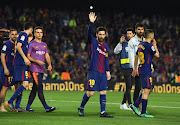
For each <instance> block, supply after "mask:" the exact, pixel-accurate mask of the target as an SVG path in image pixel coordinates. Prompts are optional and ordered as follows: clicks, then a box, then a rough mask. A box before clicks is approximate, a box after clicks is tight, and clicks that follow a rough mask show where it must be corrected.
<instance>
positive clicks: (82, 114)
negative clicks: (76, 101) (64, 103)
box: [78, 107, 84, 117]
mask: <svg viewBox="0 0 180 125" xmlns="http://www.w3.org/2000/svg"><path fill="white" fill-rule="evenodd" d="M78 113H79V116H81V117H84V109H83V108H80V107H79V108H78Z"/></svg>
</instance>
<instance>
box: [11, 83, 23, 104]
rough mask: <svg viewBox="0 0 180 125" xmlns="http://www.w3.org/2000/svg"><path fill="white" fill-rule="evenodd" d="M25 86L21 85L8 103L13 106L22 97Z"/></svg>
mask: <svg viewBox="0 0 180 125" xmlns="http://www.w3.org/2000/svg"><path fill="white" fill-rule="evenodd" d="M24 89H25V88H24V86H23V85H20V86H19V87H18V88H17V90H16V91H15V93H14V94H13V96H12V97H11V98H10V99H9V101H8V103H10V104H12V103H13V101H14V100H15V99H16V98H17V97H18V96H19V95H20V94H22V92H23V90H24Z"/></svg>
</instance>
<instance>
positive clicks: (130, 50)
mask: <svg viewBox="0 0 180 125" xmlns="http://www.w3.org/2000/svg"><path fill="white" fill-rule="evenodd" d="M133 42H134V41H133V40H132V39H131V40H130V41H129V42H128V56H129V61H130V67H131V68H133V69H134V56H135V54H136V52H137V51H135V48H134V45H133Z"/></svg>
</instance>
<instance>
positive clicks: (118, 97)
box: [0, 90, 180, 125]
mask: <svg viewBox="0 0 180 125" xmlns="http://www.w3.org/2000/svg"><path fill="white" fill-rule="evenodd" d="M12 94H13V91H11V90H8V92H7V96H6V100H8V99H9V98H10V96H11V95H12ZM29 94H30V91H24V92H23V98H22V102H21V107H23V108H25V107H26V104H27V101H28V97H29ZM83 94H84V92H83V91H61V92H60V91H44V95H45V99H46V102H47V104H48V105H49V106H55V107H57V110H55V111H54V112H50V113H46V112H45V111H44V108H43V106H42V104H41V102H40V101H39V98H38V96H36V98H35V100H34V102H33V104H32V106H31V108H32V109H33V110H35V112H33V113H31V112H25V113H23V112H19V113H15V112H10V111H9V112H5V113H4V112H0V125H16V124H17V125H19V124H23V125H141V124H146V125H180V94H173V93H172V94H167V93H162V94H160V93H151V95H150V98H149V101H148V108H147V111H148V113H149V114H152V115H154V116H155V118H140V117H138V116H136V115H134V114H133V113H132V111H125V110H120V103H121V101H122V97H123V93H122V92H108V93H107V105H106V111H107V112H108V113H109V114H112V115H114V118H113V119H111V118H109V119H108V118H100V117H99V113H100V104H99V93H98V92H96V93H95V95H94V96H93V97H91V98H90V100H89V102H88V103H87V105H86V106H85V117H79V116H78V112H77V108H78V106H79V105H80V102H81V100H82V97H83Z"/></svg>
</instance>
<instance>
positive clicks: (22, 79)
mask: <svg viewBox="0 0 180 125" xmlns="http://www.w3.org/2000/svg"><path fill="white" fill-rule="evenodd" d="M22 81H24V71H22Z"/></svg>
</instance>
